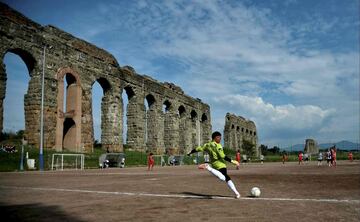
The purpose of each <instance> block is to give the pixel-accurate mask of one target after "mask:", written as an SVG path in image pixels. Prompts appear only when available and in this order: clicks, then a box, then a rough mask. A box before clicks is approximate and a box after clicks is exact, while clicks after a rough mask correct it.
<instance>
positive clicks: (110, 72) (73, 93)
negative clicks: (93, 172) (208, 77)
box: [0, 3, 211, 153]
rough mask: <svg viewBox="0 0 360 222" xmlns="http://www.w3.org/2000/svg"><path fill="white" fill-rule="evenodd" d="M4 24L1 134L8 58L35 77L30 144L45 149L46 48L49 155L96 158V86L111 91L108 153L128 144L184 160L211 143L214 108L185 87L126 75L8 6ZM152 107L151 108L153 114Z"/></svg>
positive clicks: (105, 122)
mask: <svg viewBox="0 0 360 222" xmlns="http://www.w3.org/2000/svg"><path fill="white" fill-rule="evenodd" d="M0 18H1V20H0V34H1V35H0V36H1V37H0V38H1V43H0V55H1V60H2V61H1V64H0V130H1V131H2V129H3V100H4V98H5V96H6V95H5V93H6V80H7V77H6V67H5V65H4V63H3V58H4V56H5V54H6V53H8V52H11V53H14V54H17V55H18V56H20V57H21V58H22V60H23V61H24V63H25V64H26V66H27V68H28V71H29V76H30V81H29V85H28V89H27V93H26V94H25V96H24V109H25V110H24V113H25V136H26V139H27V141H28V143H29V144H30V145H33V146H35V147H38V146H39V144H40V110H41V77H42V71H43V68H42V67H43V58H44V54H43V52H44V47H45V46H46V47H45V58H46V59H45V84H44V86H45V93H44V132H45V133H44V146H45V148H49V149H56V150H58V151H62V150H64V149H67V150H71V151H74V152H91V151H92V150H93V142H94V132H93V122H94V121H93V116H92V86H93V84H94V83H95V82H98V83H99V84H100V85H101V87H102V89H103V91H104V96H103V98H102V103H101V131H102V134H101V142H102V146H103V149H109V150H110V151H123V144H127V146H128V147H129V149H133V150H139V151H152V152H155V153H164V152H170V153H184V152H186V151H188V150H190V149H191V148H193V147H195V146H197V145H198V144H199V143H203V142H206V141H208V140H209V139H210V137H211V118H210V107H209V105H207V104H205V103H203V102H202V101H201V100H199V99H195V98H192V97H190V96H187V95H186V94H185V93H184V92H183V90H182V89H181V88H180V87H179V86H176V85H174V84H172V83H167V82H165V83H162V82H159V81H157V80H154V79H152V78H151V77H149V76H145V75H140V74H138V73H137V72H136V71H135V70H134V69H133V68H132V67H130V66H123V67H121V66H120V65H119V64H118V62H117V60H116V59H115V58H114V56H113V55H111V54H110V53H108V52H106V51H105V50H103V49H100V48H98V47H96V46H95V45H92V44H91V43H88V42H86V41H84V40H81V39H79V38H76V37H74V36H72V35H71V34H69V33H66V32H64V31H62V30H60V29H58V28H56V27H54V26H51V25H47V26H41V25H40V24H37V23H35V22H33V21H31V20H30V19H28V18H26V17H25V16H23V15H22V14H20V13H19V12H17V11H15V10H13V9H11V8H10V7H8V6H7V5H5V4H3V3H0ZM64 85H65V86H67V88H66V89H65V90H64ZM124 91H125V92H126V95H127V96H128V104H127V113H124V110H123V105H124V102H123V100H122V93H123V92H124ZM64 101H66V104H65V106H64ZM145 102H147V103H149V104H150V103H151V105H149V108H148V109H146V107H145ZM164 106H165V107H166V109H165V111H164V110H163V107H164ZM64 107H65V108H64ZM123 115H126V116H127V141H123V139H122V134H123V126H124V123H123Z"/></svg>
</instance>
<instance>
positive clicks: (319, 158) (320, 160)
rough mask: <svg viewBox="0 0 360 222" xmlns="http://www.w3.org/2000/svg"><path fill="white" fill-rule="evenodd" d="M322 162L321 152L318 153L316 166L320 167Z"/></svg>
mask: <svg viewBox="0 0 360 222" xmlns="http://www.w3.org/2000/svg"><path fill="white" fill-rule="evenodd" d="M322 161H323V153H322V152H319V155H318V166H321V165H322Z"/></svg>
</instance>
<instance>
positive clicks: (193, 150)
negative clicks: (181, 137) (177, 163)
mask: <svg viewBox="0 0 360 222" xmlns="http://www.w3.org/2000/svg"><path fill="white" fill-rule="evenodd" d="M197 152H198V151H196V149H192V150H191V151H190V152H189V153H188V154H187V155H188V156H190V155H191V154H193V153H197Z"/></svg>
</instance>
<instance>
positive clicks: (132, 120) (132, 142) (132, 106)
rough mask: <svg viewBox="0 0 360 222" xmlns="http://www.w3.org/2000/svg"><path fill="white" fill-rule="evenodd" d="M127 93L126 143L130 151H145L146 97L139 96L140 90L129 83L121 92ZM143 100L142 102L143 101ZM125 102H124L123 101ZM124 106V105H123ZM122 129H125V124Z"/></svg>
mask: <svg viewBox="0 0 360 222" xmlns="http://www.w3.org/2000/svg"><path fill="white" fill-rule="evenodd" d="M124 91H125V94H126V96H127V100H128V104H127V105H126V113H125V110H122V111H123V114H122V116H123V118H124V119H125V116H126V129H127V132H126V141H124V144H126V145H127V147H128V149H132V150H139V151H140V150H144V148H145V141H144V139H145V133H146V131H145V122H144V121H145V112H144V109H145V106H144V97H142V96H139V95H140V94H141V92H140V90H139V89H138V88H136V86H134V85H132V84H129V83H127V84H126V85H125V86H124V87H123V89H122V90H121V92H122V94H123V92H124ZM141 100H142V101H141ZM122 102H124V101H122ZM122 106H124V104H123V105H122ZM122 129H125V124H123V127H122Z"/></svg>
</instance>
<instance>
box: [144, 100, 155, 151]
mask: <svg viewBox="0 0 360 222" xmlns="http://www.w3.org/2000/svg"><path fill="white" fill-rule="evenodd" d="M154 104H155V98H154V96H153V95H151V94H148V95H147V96H146V97H145V101H144V105H145V127H144V129H145V137H144V141H145V144H148V143H149V138H150V136H151V135H152V130H156V129H154V128H153V127H152V123H153V122H154V121H155V120H153V119H151V112H152V111H153V106H154ZM147 147H148V148H149V145H147Z"/></svg>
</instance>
